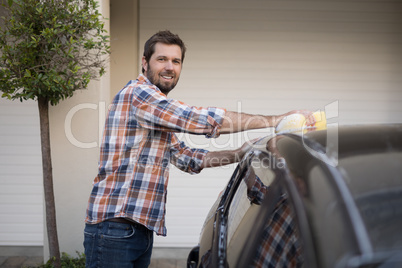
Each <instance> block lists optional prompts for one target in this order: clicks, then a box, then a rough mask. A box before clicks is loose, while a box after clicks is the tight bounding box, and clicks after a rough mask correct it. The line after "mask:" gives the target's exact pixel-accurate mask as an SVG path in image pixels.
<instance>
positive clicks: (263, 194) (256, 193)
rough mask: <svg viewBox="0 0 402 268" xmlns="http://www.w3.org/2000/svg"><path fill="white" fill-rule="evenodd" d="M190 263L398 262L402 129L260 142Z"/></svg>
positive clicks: (401, 249)
mask: <svg viewBox="0 0 402 268" xmlns="http://www.w3.org/2000/svg"><path fill="white" fill-rule="evenodd" d="M188 267H317V268H318V267H320V268H321V267H402V125H369V126H342V127H337V128H329V129H328V130H322V131H313V132H310V133H306V134H297V135H296V134H283V135H277V136H274V137H266V138H263V139H261V140H259V141H258V142H256V143H255V144H254V148H253V150H251V151H250V152H249V153H248V154H247V155H246V156H245V157H244V159H243V160H242V162H240V163H239V164H238V166H237V168H236V170H235V171H234V173H233V175H232V177H231V178H230V180H229V182H228V185H227V187H226V188H225V189H224V191H223V192H222V193H221V195H220V196H219V198H218V199H217V201H216V203H215V204H214V206H213V207H212V208H211V211H210V213H209V214H208V216H207V219H206V220H205V223H204V226H203V229H202V231H201V235H200V242H199V245H198V246H196V247H195V248H194V249H193V250H192V251H191V253H190V254H189V258H188Z"/></svg>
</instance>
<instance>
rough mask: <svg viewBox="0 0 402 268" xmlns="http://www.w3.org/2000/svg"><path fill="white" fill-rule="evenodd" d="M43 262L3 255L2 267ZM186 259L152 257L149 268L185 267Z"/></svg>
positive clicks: (0, 265)
mask: <svg viewBox="0 0 402 268" xmlns="http://www.w3.org/2000/svg"><path fill="white" fill-rule="evenodd" d="M42 263H43V258H42V257H20V256H18V257H16V256H13V257H1V256H0V268H22V267H35V266H38V265H40V264H42ZM186 264H187V261H186V260H185V259H161V258H157V259H152V260H151V265H150V266H149V268H185V267H186Z"/></svg>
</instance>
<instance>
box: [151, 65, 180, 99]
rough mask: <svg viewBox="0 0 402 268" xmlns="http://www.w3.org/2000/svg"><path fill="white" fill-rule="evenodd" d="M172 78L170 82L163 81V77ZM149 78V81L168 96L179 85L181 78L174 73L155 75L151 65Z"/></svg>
mask: <svg viewBox="0 0 402 268" xmlns="http://www.w3.org/2000/svg"><path fill="white" fill-rule="evenodd" d="M162 75H164V76H172V77H173V78H172V79H171V80H170V81H162V78H161V76H162ZM147 78H148V80H149V81H150V82H151V83H152V84H153V85H155V86H157V87H158V88H159V90H160V91H161V92H162V93H163V94H165V95H167V94H168V93H169V92H170V91H172V89H173V88H174V87H175V86H176V85H177V82H178V81H179V76H176V75H175V73H174V72H165V73H159V74H157V73H155V72H154V71H153V69H152V68H151V66H150V65H148V70H147Z"/></svg>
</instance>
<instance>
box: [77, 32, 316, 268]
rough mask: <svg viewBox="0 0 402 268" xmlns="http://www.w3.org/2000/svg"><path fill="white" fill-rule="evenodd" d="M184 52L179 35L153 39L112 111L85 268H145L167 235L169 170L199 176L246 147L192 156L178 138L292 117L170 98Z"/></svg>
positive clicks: (162, 34) (89, 220) (96, 183)
mask: <svg viewBox="0 0 402 268" xmlns="http://www.w3.org/2000/svg"><path fill="white" fill-rule="evenodd" d="M185 51H186V48H185V45H184V43H183V41H182V40H181V39H180V38H179V37H178V36H177V35H174V34H172V33H171V32H169V31H162V32H158V33H156V34H155V35H153V36H152V37H151V38H150V39H149V40H148V41H147V42H146V43H145V46H144V56H143V58H142V66H143V68H142V72H143V74H140V75H139V77H138V78H137V80H135V81H130V82H129V83H128V84H127V85H126V86H125V87H124V88H123V89H122V90H121V91H120V92H119V93H118V94H117V95H116V96H115V98H114V100H113V102H112V104H111V105H110V106H109V111H108V116H107V119H106V123H105V130H104V134H103V141H102V144H101V148H100V162H99V170H98V175H97V176H96V178H95V181H94V186H93V190H92V193H91V195H90V199H89V204H88V209H87V217H86V227H85V241H84V246H85V254H86V257H87V267H148V265H149V263H150V258H151V253H152V245H153V232H156V234H157V235H163V236H165V235H166V227H165V203H166V189H167V184H168V177H169V163H172V164H174V165H175V166H176V167H178V168H179V169H181V170H183V171H186V172H189V173H192V174H196V173H199V172H200V171H201V170H202V169H203V168H206V167H214V166H221V165H224V164H230V163H235V162H237V161H239V160H240V159H241V158H242V156H243V155H244V154H245V152H246V150H247V147H248V146H247V144H245V145H243V146H242V147H241V148H239V149H236V150H227V151H219V152H208V151H206V150H202V149H192V148H189V147H187V146H186V145H185V144H184V143H183V142H180V141H179V140H178V138H177V137H176V135H175V133H176V132H187V133H191V134H204V135H206V136H207V137H209V138H213V137H217V136H219V134H226V133H233V132H238V131H243V130H248V129H258V128H266V127H274V126H276V125H277V123H278V122H279V121H280V120H281V119H282V118H283V117H284V116H286V115H288V114H291V113H293V112H291V113H288V114H284V115H281V116H260V115H258V116H257V115H248V114H238V113H235V112H230V111H226V110H225V109H221V108H197V107H192V106H189V105H186V104H184V103H182V102H179V101H177V100H173V99H169V98H167V95H168V94H169V92H170V91H171V90H172V89H173V88H174V87H175V86H176V84H177V82H178V80H179V77H180V73H181V68H182V64H183V60H184V56H185ZM309 120H311V119H309ZM309 123H312V122H311V121H310V122H309Z"/></svg>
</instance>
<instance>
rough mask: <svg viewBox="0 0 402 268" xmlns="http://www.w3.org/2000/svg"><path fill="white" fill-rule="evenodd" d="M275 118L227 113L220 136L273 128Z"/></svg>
mask: <svg viewBox="0 0 402 268" xmlns="http://www.w3.org/2000/svg"><path fill="white" fill-rule="evenodd" d="M277 120H278V119H277V116H265V115H251V114H246V113H237V112H231V111H227V112H226V114H225V117H224V119H223V121H222V127H221V129H220V132H221V133H222V134H227V133H233V132H240V131H244V130H250V129H259V128H267V127H275V126H276V122H277Z"/></svg>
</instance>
